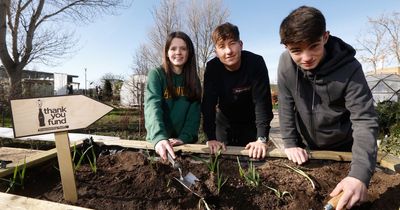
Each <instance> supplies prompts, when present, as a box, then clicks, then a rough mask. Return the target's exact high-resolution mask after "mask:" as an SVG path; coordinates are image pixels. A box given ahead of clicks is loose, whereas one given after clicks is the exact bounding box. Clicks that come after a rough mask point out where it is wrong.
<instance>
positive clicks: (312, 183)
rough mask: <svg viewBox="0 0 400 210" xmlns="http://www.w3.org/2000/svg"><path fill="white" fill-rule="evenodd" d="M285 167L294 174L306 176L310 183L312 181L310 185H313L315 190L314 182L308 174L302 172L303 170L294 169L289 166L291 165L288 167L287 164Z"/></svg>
mask: <svg viewBox="0 0 400 210" xmlns="http://www.w3.org/2000/svg"><path fill="white" fill-rule="evenodd" d="M285 166H286V167H287V168H290V169H292V170H293V171H294V172H296V173H298V174H300V175H302V176H304V177H305V178H306V179H308V181H310V183H311V186H312V188H313V189H314V190H315V184H314V181H313V180H312V179H311V177H310V176H309V175H308V174H306V173H305V172H304V171H302V170H301V169H299V168H294V167H291V166H289V165H287V164H285Z"/></svg>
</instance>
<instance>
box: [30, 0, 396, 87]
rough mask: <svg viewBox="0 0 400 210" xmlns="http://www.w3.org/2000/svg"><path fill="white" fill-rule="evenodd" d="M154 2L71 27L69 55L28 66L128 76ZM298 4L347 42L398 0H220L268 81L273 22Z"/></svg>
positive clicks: (90, 77) (275, 56)
mask: <svg viewBox="0 0 400 210" xmlns="http://www.w3.org/2000/svg"><path fill="white" fill-rule="evenodd" d="M158 3H159V0H134V2H133V4H132V6H131V7H130V8H129V9H125V10H121V11H119V13H120V14H119V15H117V16H104V17H101V18H99V19H97V20H96V21H95V22H93V23H88V24H85V25H77V26H75V27H74V29H73V30H75V34H76V36H77V37H78V38H79V40H80V43H79V51H77V52H76V53H74V56H72V57H71V58H68V59H66V60H64V61H63V62H62V63H61V64H59V65H57V66H55V67H48V66H43V65H39V64H32V65H30V66H29V68H30V69H34V70H37V71H46V72H59V73H67V74H71V75H77V76H79V78H77V79H75V81H76V82H79V83H81V86H80V87H81V88H85V85H84V83H85V68H86V69H87V82H88V83H89V82H92V81H98V80H99V79H100V78H101V76H103V75H104V74H106V73H108V72H111V73H113V74H118V75H124V76H127V75H130V74H132V69H131V65H132V63H133V55H134V54H135V50H136V49H137V48H138V47H139V45H140V44H141V43H146V42H147V33H148V31H149V29H150V28H151V26H152V25H153V18H152V15H151V12H150V11H151V9H152V8H153V7H154V6H157V4H158ZM302 5H308V6H314V7H316V8H318V9H320V10H321V11H322V13H323V14H324V15H325V18H326V21H327V30H329V31H330V32H331V35H334V36H338V37H340V38H342V39H343V40H344V41H345V42H347V43H349V44H351V45H353V46H355V45H356V41H355V40H356V38H357V36H358V35H359V34H360V33H361V32H362V30H365V29H366V28H367V26H368V25H367V21H368V17H374V18H375V17H378V16H380V15H381V14H383V13H391V12H393V11H395V10H396V9H397V11H400V1H398V0H334V1H327V0H309V1H299V0H297V1H296V0H247V1H242V0H225V6H227V7H228V8H229V10H230V17H229V19H228V21H230V22H231V23H233V24H235V25H237V26H238V27H239V30H240V35H241V39H242V41H243V43H244V46H243V48H244V49H245V50H249V51H252V52H254V53H256V54H259V55H262V56H263V57H264V60H265V62H266V64H267V67H268V70H269V75H270V80H271V82H272V83H275V82H276V69H277V66H278V60H279V56H280V54H281V53H282V51H284V47H283V46H282V45H281V44H279V41H280V40H279V33H278V31H279V25H280V23H281V21H282V20H283V18H284V17H286V16H287V15H288V14H289V13H290V12H291V11H292V10H293V9H295V8H297V7H299V6H302ZM366 70H367V69H364V71H366ZM87 87H88V88H89V84H88V85H87Z"/></svg>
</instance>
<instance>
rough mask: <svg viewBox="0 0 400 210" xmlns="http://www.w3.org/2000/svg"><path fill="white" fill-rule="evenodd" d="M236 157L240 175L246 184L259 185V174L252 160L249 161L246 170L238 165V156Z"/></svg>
mask: <svg viewBox="0 0 400 210" xmlns="http://www.w3.org/2000/svg"><path fill="white" fill-rule="evenodd" d="M236 158H237V163H238V168H239V174H240V177H243V178H244V179H245V181H246V184H247V185H248V186H252V187H258V186H259V185H260V174H259V173H258V171H257V170H256V167H255V166H254V164H253V161H250V162H249V167H248V168H247V170H244V169H243V168H242V166H241V165H240V161H239V157H236Z"/></svg>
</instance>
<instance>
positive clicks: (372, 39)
mask: <svg viewBox="0 0 400 210" xmlns="http://www.w3.org/2000/svg"><path fill="white" fill-rule="evenodd" d="M369 23H370V24H371V28H368V29H367V30H366V31H365V32H363V33H362V35H359V37H358V38H357V42H358V44H359V45H360V46H361V47H360V49H358V50H359V51H360V52H361V53H362V54H361V55H359V58H360V60H361V61H362V62H364V63H369V64H371V65H372V68H373V70H374V73H375V74H376V71H377V69H378V65H379V64H380V65H381V68H383V66H384V64H385V59H386V57H387V54H388V53H387V51H386V49H387V45H386V42H385V32H386V30H385V29H383V28H382V27H380V26H379V25H377V24H376V23H375V22H374V21H373V20H372V19H371V18H369Z"/></svg>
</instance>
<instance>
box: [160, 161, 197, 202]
mask: <svg viewBox="0 0 400 210" xmlns="http://www.w3.org/2000/svg"><path fill="white" fill-rule="evenodd" d="M167 154H168V155H167V156H168V160H169V162H170V163H171V164H172V167H173V168H174V169H178V170H179V178H176V177H174V179H175V180H177V181H178V182H179V183H181V184H182V185H183V186H184V187H185V188H186V189H188V190H190V191H191V192H192V193H194V194H196V195H197V193H195V192H193V190H192V189H190V187H191V186H192V185H194V184H195V183H196V181H199V179H197V177H196V176H195V175H194V174H192V173H191V172H189V173H187V174H186V176H182V164H181V163H180V162H178V161H176V160H174V159H173V158H172V156H171V155H170V154H169V153H167Z"/></svg>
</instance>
